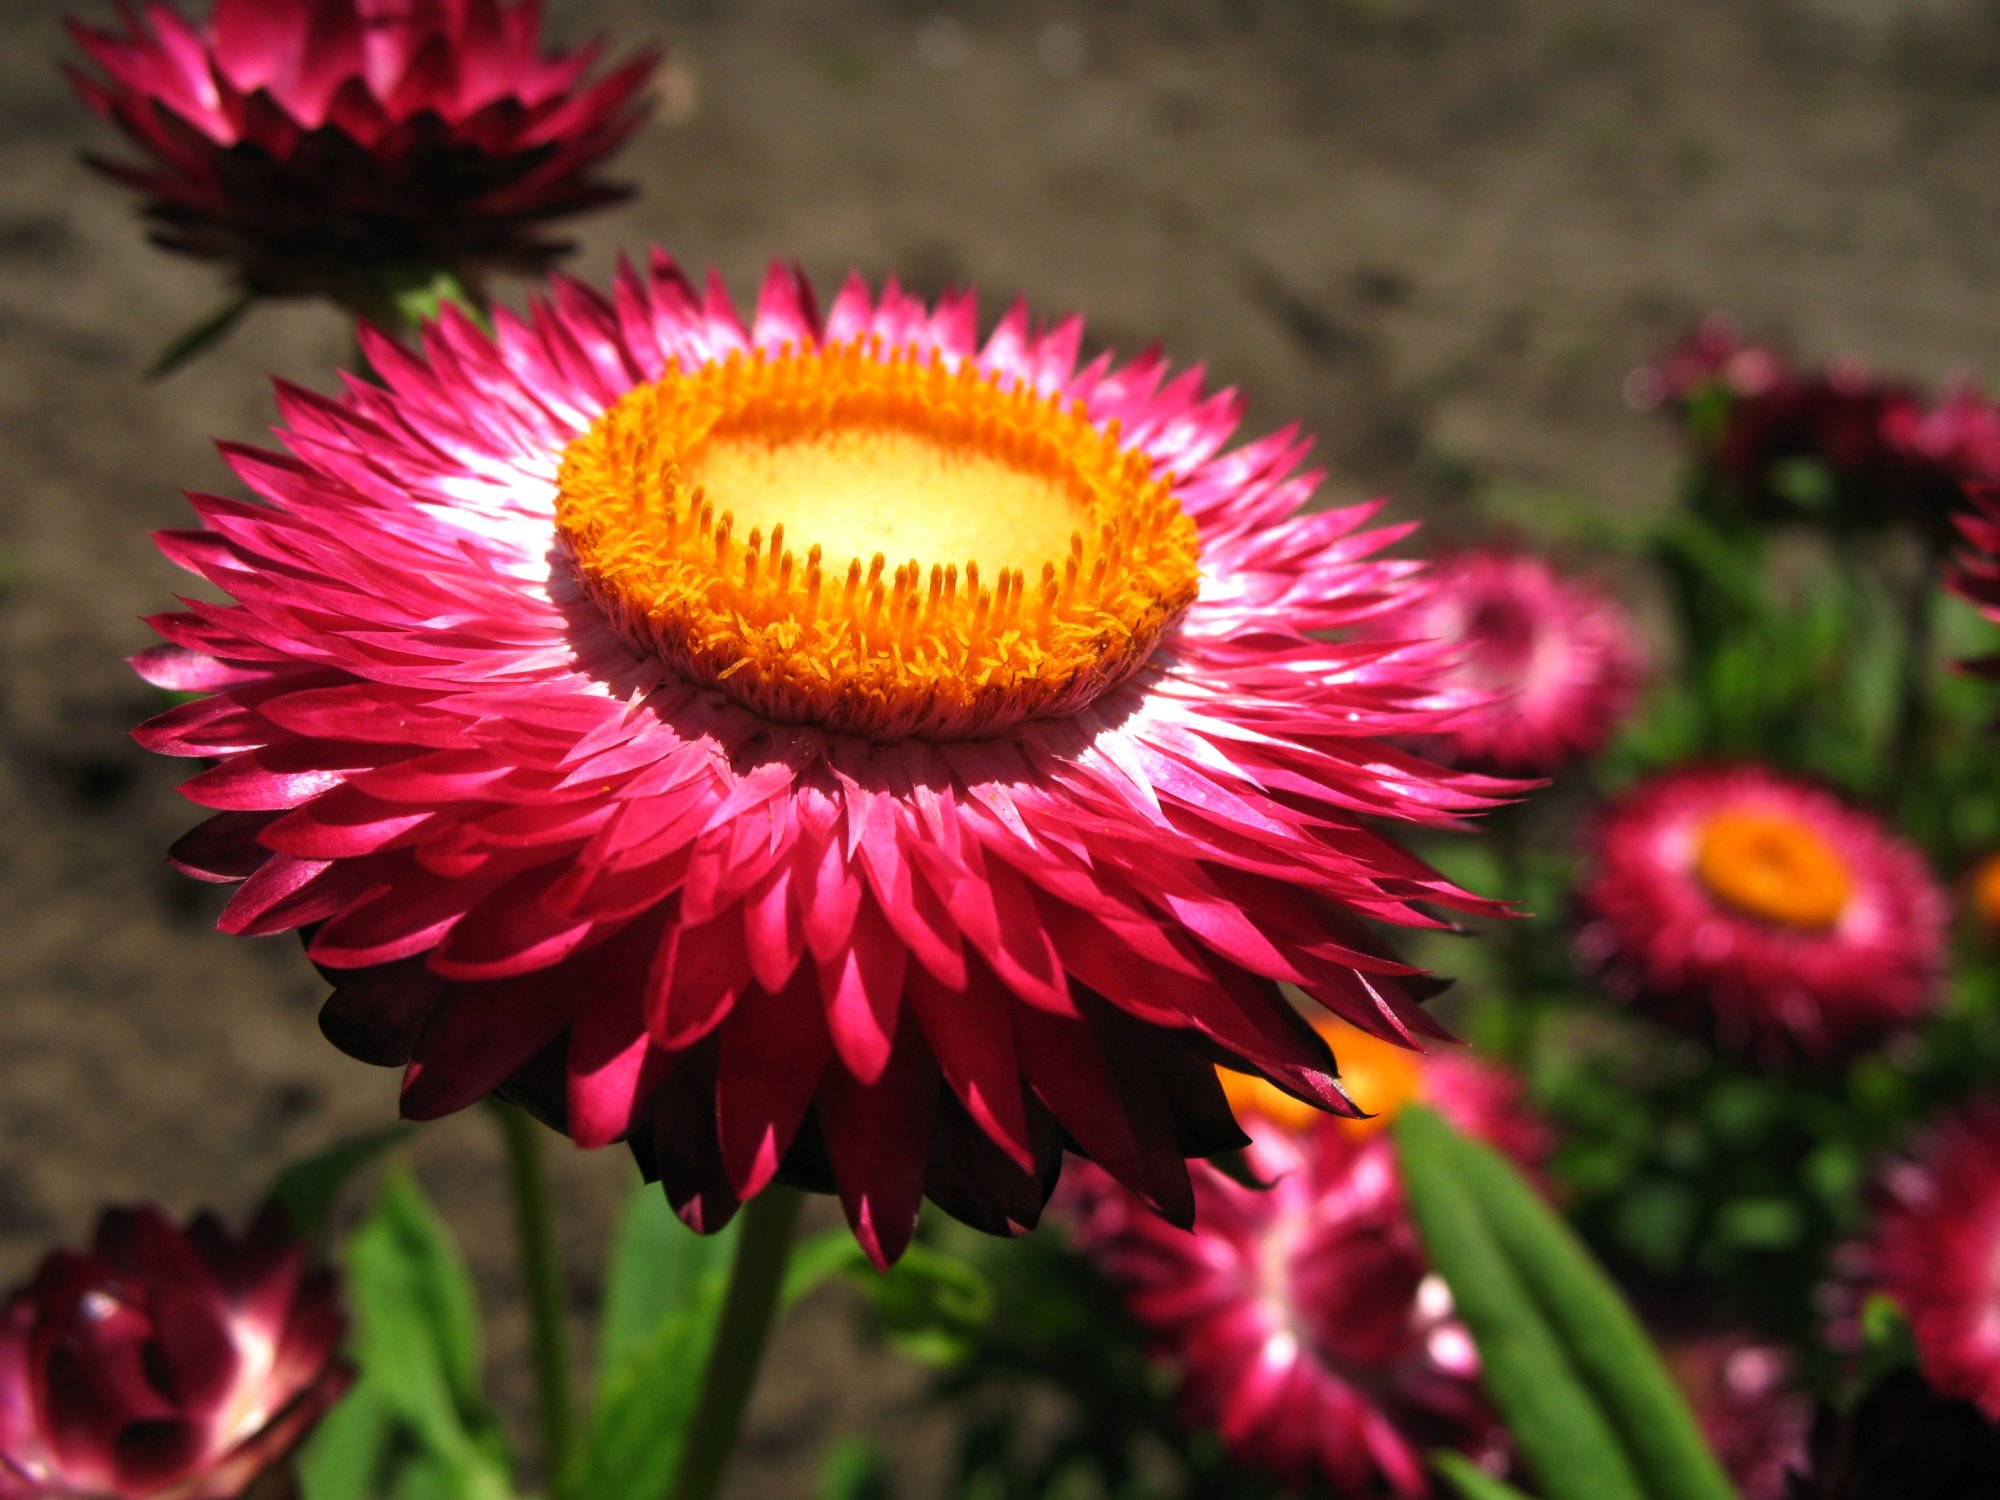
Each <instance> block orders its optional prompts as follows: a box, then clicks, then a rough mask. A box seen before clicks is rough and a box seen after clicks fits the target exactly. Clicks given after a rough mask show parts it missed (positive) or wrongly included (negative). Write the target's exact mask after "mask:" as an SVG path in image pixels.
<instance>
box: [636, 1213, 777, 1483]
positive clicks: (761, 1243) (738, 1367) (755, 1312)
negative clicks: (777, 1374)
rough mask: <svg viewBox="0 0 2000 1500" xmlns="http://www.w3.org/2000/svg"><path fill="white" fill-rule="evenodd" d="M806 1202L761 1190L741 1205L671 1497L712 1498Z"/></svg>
mask: <svg viewBox="0 0 2000 1500" xmlns="http://www.w3.org/2000/svg"><path fill="white" fill-rule="evenodd" d="M804 1201H805V1200H804V1197H803V1196H802V1195H801V1194H800V1193H799V1191H798V1190H797V1189H796V1188H787V1187H771V1188H766V1189H765V1190H764V1191H763V1192H761V1193H759V1194H758V1195H757V1196H756V1197H755V1198H752V1199H751V1200H750V1201H749V1202H748V1203H746V1204H745V1205H744V1206H743V1228H742V1231H741V1237H740V1238H739V1239H738V1240H737V1242H736V1261H735V1264H734V1265H733V1266H731V1268H730V1272H729V1291H728V1294H727V1296H726V1297H725V1298H724V1300H723V1304H722V1319H721V1321H720V1322H719V1323H718V1324H717V1325H716V1329H715V1347H714V1349H713V1350H712V1351H711V1352H710V1354H709V1356H708V1371H707V1374H706V1376H705V1378H704V1379H703V1382H702V1391H701V1402H700V1404H699V1405H698V1406H697V1407H696V1408H695V1414H694V1420H693V1421H692V1422H690V1423H689V1424H688V1439H687V1447H686V1448H685V1449H683V1450H682V1453H681V1467H680V1473H679V1474H678V1475H677V1476H676V1477H675V1479H674V1487H673V1489H672V1490H671V1491H670V1492H669V1494H670V1497H671V1500H715V1497H716V1496H717V1495H719V1494H721V1493H722V1481H723V1477H724V1475H725V1474H726V1473H727V1472H728V1469H729V1460H730V1457H731V1456H732V1455H733V1454H734V1453H735V1451H736V1440H737V1438H738V1437H739V1436H740V1435H741V1433H742V1431H743V1416H744V1413H745V1412H746V1411H747V1410H748V1409H749V1406H750V1393H751V1391H752V1390H753V1389H754V1388H755V1387H756V1384H757V1369H758V1366H759V1365H761V1364H762V1363H763V1360H764V1346H765V1344H766V1343H768V1342H769V1340H770V1335H771V1327H772V1324H773V1323H774V1322H775V1321H776V1314H777V1310H778V1299H779V1294H780V1292H782V1290H783V1289H784V1284H785V1268H786V1267H787V1266H788V1265H789V1264H790V1262H791V1258H792V1236H793V1230H794V1229H795V1228H796V1227H797V1224H798V1218H799V1208H800V1206H801V1205H802V1204H803V1203H804Z"/></svg>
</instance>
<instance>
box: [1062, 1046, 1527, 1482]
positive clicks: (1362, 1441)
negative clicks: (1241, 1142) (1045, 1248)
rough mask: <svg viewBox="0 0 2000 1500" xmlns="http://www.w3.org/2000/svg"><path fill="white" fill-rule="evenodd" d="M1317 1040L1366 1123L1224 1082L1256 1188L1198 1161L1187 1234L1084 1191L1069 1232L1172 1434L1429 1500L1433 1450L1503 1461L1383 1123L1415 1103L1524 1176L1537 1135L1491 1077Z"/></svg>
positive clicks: (1478, 1069) (1133, 1206)
mask: <svg viewBox="0 0 2000 1500" xmlns="http://www.w3.org/2000/svg"><path fill="white" fill-rule="evenodd" d="M1329 1029H1331V1028H1329ZM1331 1039H1332V1041H1333V1044H1334V1047H1335V1049H1336V1050H1337V1052H1338V1053H1339V1055H1340V1058H1341V1061H1342V1064H1343V1068H1342V1074H1341V1077H1342V1081H1343V1082H1344V1083H1345V1084H1346V1085H1347V1087H1348V1091H1349V1093H1350V1094H1351V1095H1352V1097H1353V1098H1354V1100H1355V1102H1356V1103H1358V1104H1360V1105H1362V1106H1363V1107H1364V1108H1366V1109H1368V1110H1370V1111H1372V1112H1373V1113H1372V1117H1371V1118H1368V1119H1362V1120H1347V1119H1338V1118H1329V1117H1327V1116H1324V1115H1320V1114H1317V1113H1311V1112H1307V1111H1304V1110H1301V1109H1300V1108H1299V1107H1298V1106H1297V1104H1296V1101H1294V1100H1291V1099H1289V1098H1287V1097H1285V1096H1284V1095H1282V1094H1278V1093H1277V1092H1276V1091H1275V1090H1273V1089H1271V1088H1270V1086H1269V1085H1268V1084H1265V1083H1263V1082H1262V1081H1261V1080H1255V1079H1249V1078H1245V1077H1242V1076H1241V1075H1226V1076H1225V1083H1226V1085H1227V1087H1228V1088H1229V1091H1230V1098H1231V1101H1232V1103H1233V1104H1234V1106H1235V1108H1236V1112H1237V1114H1238V1116H1239V1118H1240V1119H1241V1120H1242V1122H1243V1124H1244V1126H1245V1128H1246V1129H1247V1130H1248V1131H1249V1133H1250V1135H1251V1137H1252V1142H1251V1145H1250V1146H1249V1147H1248V1148H1247V1149H1246V1150H1245V1152H1244V1159H1245V1165H1246V1166H1247V1167H1248V1169H1249V1171H1250V1172H1251V1173H1252V1174H1253V1175H1255V1176H1256V1177H1257V1178H1259V1179H1260V1180H1263V1181H1267V1182H1269V1183H1270V1186H1269V1187H1268V1188H1261V1189H1260V1188H1257V1187H1251V1186H1246V1185H1244V1184H1242V1183H1240V1182H1237V1181H1234V1180H1232V1179H1231V1178H1230V1177H1228V1176H1225V1175H1224V1174H1223V1173H1222V1172H1221V1171H1220V1170H1218V1169H1217V1168H1215V1167H1213V1166H1210V1165H1208V1164H1207V1163H1202V1164H1200V1165H1199V1167H1198V1168H1197V1170H1196V1187H1195V1191H1196V1195H1197V1197H1198V1199H1199V1201H1200V1214H1199V1219H1198V1223H1197V1225H1196V1227H1195V1228H1194V1229H1193V1230H1192V1231H1188V1230H1183V1229H1179V1228H1176V1227H1174V1226H1172V1225H1169V1224H1166V1223H1163V1222H1161V1221H1160V1220H1159V1219H1158V1218H1157V1217H1155V1216H1154V1215H1152V1214H1149V1213H1146V1212H1144V1211H1143V1209H1142V1208H1141V1207H1140V1205H1139V1204H1138V1203H1137V1201H1136V1200H1134V1199H1133V1198H1132V1196H1131V1195H1130V1194H1129V1193H1126V1192H1124V1191H1122V1190H1120V1189H1118V1188H1117V1187H1115V1186H1114V1185H1113V1184H1111V1183H1110V1182H1109V1181H1108V1180H1107V1179H1106V1178H1105V1177H1104V1176H1103V1175H1102V1174H1100V1173H1090V1174H1086V1175H1085V1177H1084V1179H1083V1180H1082V1181H1081V1182H1080V1183H1079V1186H1078V1189H1077V1190H1076V1192H1075V1195H1074V1199H1073V1212H1074V1216H1075V1224H1076V1228H1075V1235H1076V1239H1077V1242H1078V1244H1079V1246H1080V1247H1081V1248H1082V1249H1083V1250H1084V1251H1085V1252H1086V1253H1087V1254H1089V1255H1090V1256H1091V1258H1092V1259H1093V1260H1094V1261H1095V1262H1096V1263H1097V1264H1098V1266H1099V1267H1100V1268H1101V1269H1102V1270H1103V1271H1104V1273H1105V1274H1106V1276H1107V1277H1108V1278H1109V1279H1110V1281H1111V1282H1112V1284H1113V1285H1114V1286H1116V1287H1117V1288H1118V1289H1119V1290H1120V1292H1121V1293H1122V1295H1123V1297H1124V1300H1125V1302H1126V1305H1127V1307H1128V1308H1129V1309H1130V1311H1131V1313H1132V1315H1133V1317H1134V1319H1135V1320H1136V1321H1137V1322H1138V1323H1139V1324H1140V1325H1141V1326H1143V1327H1144V1328H1145V1329H1146V1330H1147V1332H1148V1334H1149V1336H1150V1338H1151V1340H1152V1342H1153V1346H1154V1348H1155V1350H1156V1352H1157V1353H1158V1354H1159V1356H1160V1357H1161V1358H1162V1359H1163V1360H1164V1361H1165V1362H1166V1363H1167V1364H1168V1365H1169V1366H1170V1367H1171V1368H1172V1370H1173V1371H1174V1373H1175V1374H1176V1376H1177V1378H1178V1380H1179V1388H1180V1389H1179V1395H1180V1402H1181V1408H1182V1411H1183V1414H1184V1417H1185V1419H1186V1420H1187V1422H1188V1423H1189V1424H1190V1425H1192V1426H1197V1427H1213V1428H1215V1429H1216V1430H1217V1431H1218V1432H1219V1434H1220V1436H1221V1439H1222V1441H1223V1444H1224V1446H1225V1447H1226V1448H1227V1450H1228V1451H1229V1452H1230V1454H1231V1455H1232V1456H1233V1457H1234V1458H1236V1459H1237V1460H1238V1461H1241V1462H1243V1463H1246V1464H1250V1465H1254V1466H1256V1467H1258V1468H1261V1469H1264V1470H1266V1471H1267V1472H1269V1473H1271V1474H1273V1475H1275V1476H1277V1477H1278V1478H1279V1479H1281V1480H1283V1481H1284V1482H1286V1483H1288V1484H1294V1485H1312V1484H1319V1485H1327V1486H1331V1488H1332V1490H1333V1491H1334V1492H1335V1493H1338V1494H1341V1495H1351V1496H1372V1495H1384V1494H1389V1495H1397V1496H1417V1495H1427V1494H1430V1493H1431V1488H1430V1485H1429V1482H1428V1480H1427V1478H1426V1460H1425V1455H1426V1454H1427V1453H1428V1452H1429V1450H1431V1449H1432V1448H1434V1447H1437V1446H1439V1445H1445V1446H1450V1447H1455V1448H1459V1449H1462V1450H1465V1451H1468V1452H1472V1453H1475V1454H1478V1455H1479V1456H1480V1457H1481V1458H1482V1459H1485V1460H1487V1461H1489V1462H1495V1463H1497V1462H1498V1461H1499V1460H1500V1459H1501V1457H1502V1455H1503V1452H1504V1444H1503V1439H1502V1434H1501V1432H1500V1430H1499V1428H1498V1426H1497V1425H1496V1422H1495V1419H1494V1417H1493V1415H1492V1413H1491V1412H1490V1410H1489V1409H1488V1408H1487V1406H1486V1404H1485V1402H1484V1400H1483V1399H1482V1397H1481V1396H1480V1393H1479V1384H1478V1381H1479V1358H1478V1353H1477V1351H1476V1350H1475V1348H1474V1347H1473V1344H1472V1339H1471V1336H1470V1335H1469V1334H1468V1333H1467V1332H1466V1330H1465V1328H1464V1326H1463V1325H1462V1324H1461V1323H1459V1322H1458V1320H1457V1319H1456V1317H1455V1316H1454V1314H1453V1310H1452V1303H1451V1294H1450V1292H1449V1291H1448V1290H1447V1289H1446V1288H1445V1285H1444V1283H1443V1281H1442V1280H1441V1279H1440V1278H1439V1277H1437V1276H1436V1275H1435V1274H1433V1273H1432V1272H1431V1270H1430V1267H1429V1263H1428V1261H1427V1260H1426V1259H1425V1257H1424V1254H1423V1250H1422V1247H1421V1246H1420V1245H1419V1243H1418V1240H1417V1235H1416V1229H1415V1227H1414V1225H1413V1224H1412V1222H1411V1220H1410V1216H1409V1212H1408V1209H1407V1207H1406V1206H1405V1203H1404V1199H1403V1193H1402V1186H1401V1181H1400V1178H1399V1176H1398V1174H1397V1169H1396V1158H1395V1148H1394V1145H1393V1143H1392V1142H1391V1140H1390V1138H1389V1137H1388V1136H1387V1135H1386V1134H1385V1133H1383V1131H1382V1130H1381V1126H1382V1125H1384V1124H1386V1123H1387V1122H1388V1121H1389V1120H1390V1119H1392V1118H1393V1117H1394V1115H1395V1114H1396V1112H1397V1111H1398V1110H1399V1109H1401V1108H1402V1106H1403V1105H1404V1104H1406V1103H1408V1102H1410V1101H1412V1100H1416V1099H1421V1100H1423V1101H1424V1102H1425V1103H1427V1104H1429V1105H1431V1106H1432V1107H1434V1108H1436V1109H1438V1110H1439V1111H1441V1112H1442V1113H1443V1114H1445V1115H1446V1116H1447V1117H1448V1118H1450V1119H1451V1121H1452V1122H1453V1124H1455V1125H1456V1126H1457V1127H1458V1128H1459V1129H1461V1130H1463V1131H1466V1132H1468V1133H1470V1134H1473V1135H1476V1136H1479V1137H1481V1138H1483V1139H1485V1140H1487V1141H1489V1142H1491V1143H1492V1144H1494V1145H1496V1146H1498V1147H1499V1148H1500V1149H1502V1150H1504V1151H1506V1152H1507V1153H1508V1154H1509V1155H1511V1156H1513V1157H1514V1158H1515V1159H1516V1160H1517V1161H1519V1162H1520V1163H1521V1164H1522V1165H1523V1166H1525V1167H1527V1168H1528V1169H1530V1170H1531V1171H1538V1170H1539V1168H1540V1166H1541V1163H1542V1161H1543V1159H1544V1157H1545V1156H1546V1155H1547V1152H1548V1147H1549V1135H1548V1131H1547V1129H1546V1127H1545V1126H1544V1125H1543V1124H1542V1122H1541V1121H1540V1120H1538V1119H1537V1118H1536V1117H1535V1116H1534V1115H1532V1114H1531V1113H1530V1112H1529V1111H1528V1110H1527V1108H1526V1107H1525V1105H1524V1104H1523V1102H1522V1100H1521V1091H1520V1088H1519V1085H1518V1084H1517V1083H1516V1081H1515V1080H1514V1079H1513V1078H1512V1077H1511V1076H1510V1075H1508V1074H1506V1073H1504V1072H1502V1071H1501V1070H1499V1069H1497V1068H1494V1067H1491V1066H1488V1065H1485V1064H1482V1063H1478V1062H1474V1061H1472V1060H1471V1059H1469V1058H1465V1057H1462V1056H1455V1055H1452V1054H1450V1053H1442V1054H1433V1055H1430V1056H1425V1057H1419V1056H1418V1054H1415V1053H1412V1052H1408V1051H1405V1050H1402V1049H1397V1048H1392V1047H1389V1046H1388V1045H1386V1044H1384V1043H1382V1042H1380V1041H1377V1040H1375V1039H1373V1038H1370V1037H1364V1036H1360V1035H1358V1034H1356V1033H1353V1032H1352V1031H1351V1030H1348V1029H1346V1028H1341V1029H1340V1031H1339V1033H1338V1034H1336V1035H1333V1036H1332V1038H1331Z"/></svg>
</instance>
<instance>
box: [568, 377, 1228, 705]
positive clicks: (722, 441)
mask: <svg viewBox="0 0 2000 1500" xmlns="http://www.w3.org/2000/svg"><path fill="white" fill-rule="evenodd" d="M556 528H557V531H558V532H559V534H560V535H561V537H562V539H563V543H564V545H565V546H566V547H567V549H568V551H569V554H570V556H571V558H572V559H573V560H574V562H575V564H576V567H577V571H578V573H579V575H580V576H581V577H582V579H583V580H584V583H585V585H586V586H587V587H588V588H589V590H590V592H591V594H592V596H593V597H594V598H595V599H596V600H597V602H598V604H599V606H600V607H601V608H603V609H604V611H605V613H606V614H607V616H609V617H610V618H611V619H612V620H613V621H614V623H616V624H617V625H618V626H619V627H620V628H621V629H622V630H623V631H624V632H625V633H626V634H627V636H628V637H630V638H631V639H633V640H634V641H635V642H636V643H638V644H640V645H641V646H643V647H645V648H646V649H650V650H653V651H656V652H658V653H659V654H660V655H661V656H663V657H664V658H666V659H667V660H668V661H670V662H672V663H674V664H675V665H676V666H678V667H679V668H680V669H681V670H683V671H684V672H686V673H687V674H688V675H689V676H691V677H692V678H694V680H696V681H698V682H702V683H705V684H708V685H711V686H714V687H716V688H718V689H720V690H721V691H722V692H724V693H726V694H728V695H729V696H730V697H732V698H734V699H736V700H737V701H739V702H742V703H744V704H746V705H748V706H749V707H751V708H754V709H755V710H757V711H758V712H759V713H761V714H764V715H766V716H767V717H770V718H774V719H779V720H783V721H786V722H795V723H814V724H821V725H825V726H826V727H828V728H831V729H836V730H840V731H843V732H850V733H857V734H864V735H867V736H869V737H871V738H874V739H878V740H892V739H901V738H905V737H909V736H917V735H921V736H925V737H930V738H942V739H958V738H972V737H976V736H978V735H981V734H987V733H993V732H997V731H999V730H1002V729H1005V728H1007V727H1009V726H1011V725H1014V724H1017V723H1019V722H1021V721H1022V720H1024V719H1030V718H1038V717H1044V716H1047V715H1051V714H1059V713H1066V712H1074V711H1075V710H1076V709H1078V708H1081V707H1082V706H1083V705H1084V704H1086V703H1088V702H1089V701H1091V700H1092V699H1093V698H1095V697H1097V696H1098V695H1099V694H1100V693H1102V692H1104V691H1105V690H1106V689H1107V688H1109V687H1110V686H1112V685H1114V684H1116V683H1118V682H1120V681H1123V680H1124V679H1125V678H1126V677H1128V676H1130V675H1131V673H1132V672H1133V671H1135V670H1136V669H1137V668H1138V667H1139V666H1140V665H1141V664H1142V663H1143V662H1144V661H1145V659H1146V657H1147V655H1148V654H1149V653H1150V652H1151V651H1152V649H1153V647H1154V645H1155V644H1156V643H1157V642H1158V640H1159V638H1160V636H1161V635H1162V633H1164V632H1165V631H1166V629H1167V628H1168V627H1169V626H1170V625H1171V624H1172V623H1173V622H1174V620H1175V619H1177V618H1178V617H1179V616H1180V614H1181V612H1182V611H1183V610H1185V609H1186V608H1187V606H1188V605H1189V604H1190V603H1192V602H1193V600H1194V597H1195V593H1196V589H1197V586H1198V583H1199V550H1198V539H1197V537H1196V533H1195V527H1194V523H1193V521H1191V520H1190V519H1189V518H1188V517H1187V515H1186V514H1185V513H1184V512H1183V511H1182V510H1181V507H1180V503H1179V501H1178V500H1176V499H1175V497H1174V495H1173V492H1172V489H1171V486H1170V485H1169V483H1168V482H1167V481H1166V480H1165V479H1163V478H1161V477H1158V476H1156V475H1155V473H1154V471H1153V465H1152V462H1151V461H1150V460H1149V459H1148V458H1147V457H1146V455H1144V454H1143V453H1139V452H1136V451H1132V450H1128V449H1125V448H1123V447H1122V446H1121V445H1120V443H1119V437H1118V429H1117V424H1116V423H1110V424H1107V425H1106V427H1104V428H1102V429H1100V428H1099V427H1097V426H1096V425H1095V424H1093V423H1092V422H1091V421H1090V419H1089V418H1088V417H1087V416H1086V415H1085V413H1084V409H1083V406H1082V404H1081V403H1080V402H1064V401H1062V400H1060V399H1058V398H1055V397H1051V396H1042V395H1037V394H1036V393H1034V392H1033V391H1031V390H1028V389H1025V388H1021V387H1019V386H1017V385H1015V384H1012V383H1007V384H1003V383H1002V382H1001V381H1000V380H999V379H997V378H996V377H994V376H992V375H990V374H988V373H987V372H985V371H983V370H980V369H979V368H978V367H976V366H975V365H973V364H971V363H970V362H964V363H961V364H959V365H958V366H957V367H956V368H952V367H950V366H948V365H947V364H946V362H945V361H944V360H943V358H942V357H941V356H938V355H935V354H933V355H931V356H929V357H925V356H922V355H919V354H916V353H914V352H911V351H895V352H889V353H885V352H884V351H883V350H882V349H881V347H880V346H879V344H878V343H876V342H875V341H872V340H871V341H870V342H868V343H866V344H842V345H834V346H830V347H825V348H816V349H794V348H786V349H784V350H782V351H778V352H775V353H770V352H763V351H759V352H757V353H754V354H749V355H742V354H733V355H731V356H730V357H729V358H728V359H727V360H722V361H718V362H715V363H712V364H706V365H702V366H699V367H697V368H696V369H694V370H692V371H682V370H680V369H679V368H678V367H669V369H668V372H667V374H666V375H664V376H663V377H661V379H659V380H658V381H656V382H654V383H653V384H651V385H646V386H640V387H638V388H637V389H635V390H632V391H630V392H628V393H627V394H626V395H625V396H624V397H622V398H621V399H620V400H619V401H618V402H617V403H616V404H615V405H613V406H612V407H611V408H610V410H608V411H606V412H605V413H604V414H603V415H602V416H601V417H599V418H598V419H597V421H596V422H595V423H594V424H592V426H591V428H590V430H589V431H588V432H586V433H585V434H584V435H583V436H581V437H579V438H577V439H576V440H575V441H574V442H572V443H571V444H570V445H569V447H568V449H567V450H566V451H565V452H564V454H563V462H562V469H561V473H560V475H559V477H558V481H557V497H556Z"/></svg>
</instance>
